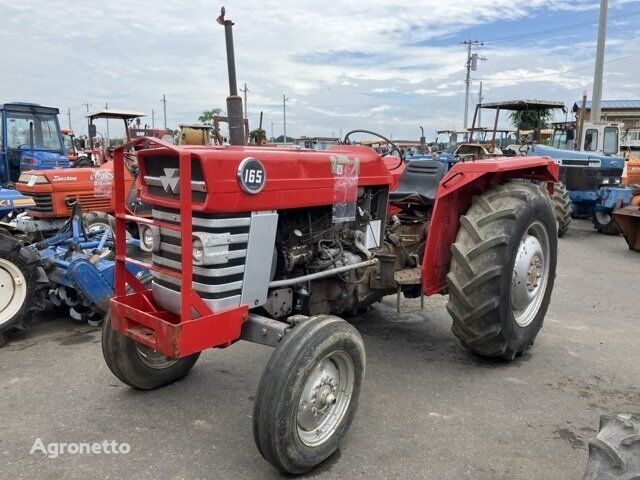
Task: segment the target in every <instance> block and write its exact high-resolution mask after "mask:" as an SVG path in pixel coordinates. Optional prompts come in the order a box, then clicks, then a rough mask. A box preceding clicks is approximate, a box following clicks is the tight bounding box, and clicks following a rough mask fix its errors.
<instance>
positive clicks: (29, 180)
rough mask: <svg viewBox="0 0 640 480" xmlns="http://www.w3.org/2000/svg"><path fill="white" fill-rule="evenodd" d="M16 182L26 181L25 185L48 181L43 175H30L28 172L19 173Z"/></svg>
mask: <svg viewBox="0 0 640 480" xmlns="http://www.w3.org/2000/svg"><path fill="white" fill-rule="evenodd" d="M18 183H26V184H27V185H36V184H39V183H49V180H47V177H45V176H44V175H32V174H30V173H21V174H20V177H19V178H18Z"/></svg>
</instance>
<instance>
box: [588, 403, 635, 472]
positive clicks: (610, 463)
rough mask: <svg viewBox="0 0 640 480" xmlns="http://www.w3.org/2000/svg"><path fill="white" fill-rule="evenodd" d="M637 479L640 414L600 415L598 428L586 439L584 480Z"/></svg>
mask: <svg viewBox="0 0 640 480" xmlns="http://www.w3.org/2000/svg"><path fill="white" fill-rule="evenodd" d="M638 478H640V414H618V415H603V416H602V417H600V431H599V432H598V435H597V437H596V438H595V440H592V441H590V442H589V462H588V463H587V470H586V472H585V474H584V477H583V479H584V480H623V479H624V480H633V479H638Z"/></svg>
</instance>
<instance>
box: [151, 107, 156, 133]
mask: <svg viewBox="0 0 640 480" xmlns="http://www.w3.org/2000/svg"><path fill="white" fill-rule="evenodd" d="M155 129H156V111H155V110H154V109H153V108H152V109H151V130H155Z"/></svg>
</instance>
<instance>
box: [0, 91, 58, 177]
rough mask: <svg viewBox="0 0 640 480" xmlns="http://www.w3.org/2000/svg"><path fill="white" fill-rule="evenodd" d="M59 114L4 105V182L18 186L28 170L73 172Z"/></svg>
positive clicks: (0, 145) (0, 160)
mask: <svg viewBox="0 0 640 480" xmlns="http://www.w3.org/2000/svg"><path fill="white" fill-rule="evenodd" d="M58 113H59V110H58V109H57V108H53V107H43V106H41V105H37V104H35V103H22V102H15V103H5V104H4V105H0V116H1V118H2V125H1V126H0V170H1V172H0V180H1V181H2V182H3V183H4V182H15V181H17V180H18V178H19V177H20V173H21V172H23V171H25V170H47V169H52V168H69V166H70V165H69V160H68V159H67V158H66V157H65V155H66V152H65V149H64V145H63V141H62V133H61V131H60V124H59V123H58Z"/></svg>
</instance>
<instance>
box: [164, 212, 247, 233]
mask: <svg viewBox="0 0 640 480" xmlns="http://www.w3.org/2000/svg"><path fill="white" fill-rule="evenodd" d="M152 214H153V218H157V219H158V220H164V221H167V222H173V223H180V214H179V213H171V212H165V211H163V210H156V209H155V208H154V209H153V211H152ZM191 223H192V224H193V225H194V226H199V227H210V228H233V227H248V226H249V225H251V217H240V218H199V217H197V213H195V212H194V215H193V216H192V218H191Z"/></svg>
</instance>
